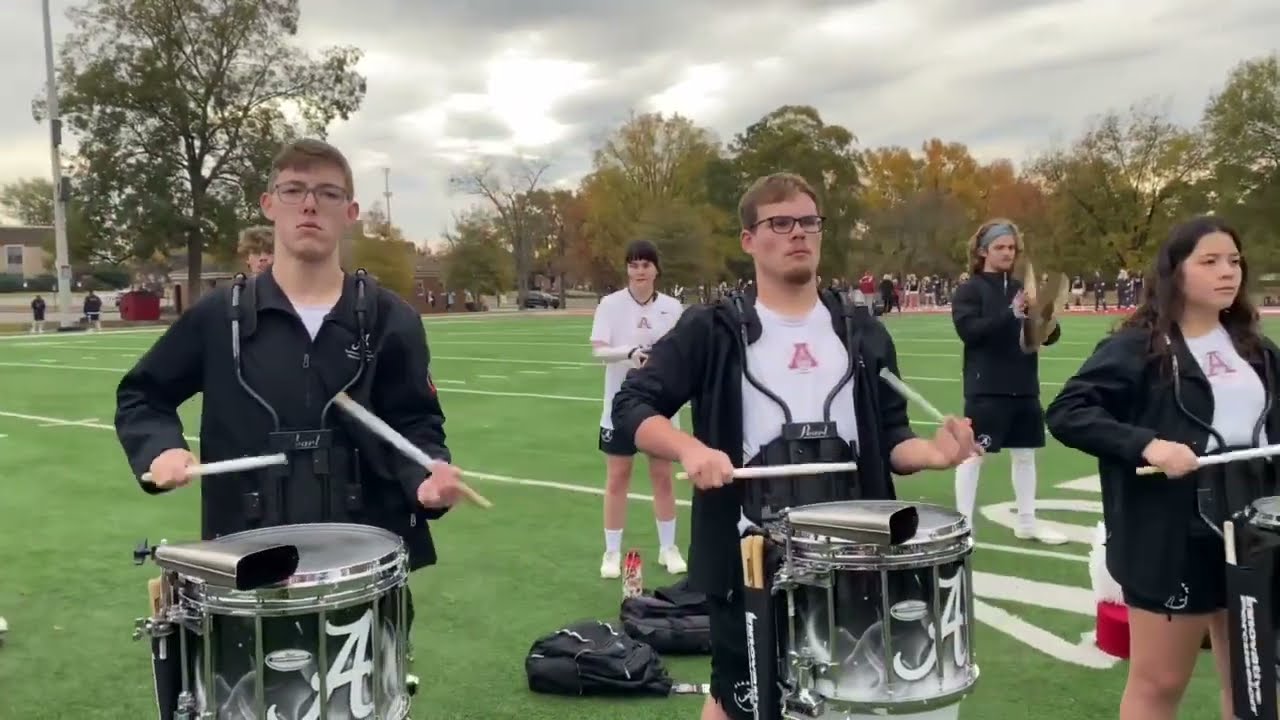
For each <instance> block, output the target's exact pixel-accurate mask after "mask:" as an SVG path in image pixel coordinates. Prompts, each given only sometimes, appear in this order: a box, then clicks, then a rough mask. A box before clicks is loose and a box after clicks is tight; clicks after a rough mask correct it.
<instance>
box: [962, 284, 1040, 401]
mask: <svg viewBox="0 0 1280 720" xmlns="http://www.w3.org/2000/svg"><path fill="white" fill-rule="evenodd" d="M1006 282H1007V283H1008V284H1007V285H1006ZM1021 289H1022V283H1021V282H1020V281H1018V280H1017V279H1015V278H1013V277H1009V276H1008V275H1007V274H1006V273H975V274H974V275H972V276H970V277H969V279H968V280H966V281H964V283H962V284H961V285H960V287H958V288H956V294H955V297H953V298H952V300H951V322H952V323H954V324H955V327H956V334H958V335H959V336H960V340H961V341H962V342H963V343H964V396H965V397H973V396H975V395H1004V396H1016V397H1023V396H1031V397H1040V356H1039V355H1037V354H1036V353H1025V352H1023V351H1022V348H1021V347H1020V345H1019V343H1018V337H1019V336H1020V335H1021V334H1022V320H1019V319H1018V318H1017V317H1016V316H1015V315H1014V314H1013V308H1012V307H1011V303H1012V302H1013V296H1014V295H1017V294H1018V291H1019V290H1021ZM1061 337H1062V326H1061V325H1059V326H1058V327H1057V328H1055V329H1054V331H1053V332H1052V333H1050V334H1049V337H1048V338H1046V339H1045V342H1044V344H1045V345H1046V346H1048V345H1052V344H1054V343H1056V342H1058V339H1059V338H1061Z"/></svg>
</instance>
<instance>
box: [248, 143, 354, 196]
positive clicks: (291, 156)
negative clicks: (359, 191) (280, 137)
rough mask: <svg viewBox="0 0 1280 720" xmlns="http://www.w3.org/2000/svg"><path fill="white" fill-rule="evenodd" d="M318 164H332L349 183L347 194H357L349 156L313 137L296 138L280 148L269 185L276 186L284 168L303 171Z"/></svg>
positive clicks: (272, 164) (272, 167) (274, 161)
mask: <svg viewBox="0 0 1280 720" xmlns="http://www.w3.org/2000/svg"><path fill="white" fill-rule="evenodd" d="M316 165H332V166H333V167H335V168H337V169H338V170H339V171H341V172H342V179H343V180H344V181H345V182H346V184H347V195H348V196H349V197H354V196H355V193H356V182H355V178H353V177H352V174H351V163H349V162H347V156H346V155H343V154H342V151H341V150H339V149H338V148H336V147H334V146H332V145H330V144H329V143H327V142H325V141H323V140H314V139H311V138H304V139H302V140H295V141H293V142H291V143H288V144H287V145H285V146H284V147H282V148H280V152H278V153H276V157H275V159H274V160H272V161H271V180H270V181H269V182H268V183H267V187H268V188H273V187H275V184H276V178H277V177H279V175H280V172H281V171H282V170H298V171H303V170H307V169H309V168H312V167H314V166H316Z"/></svg>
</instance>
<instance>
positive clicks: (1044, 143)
mask: <svg viewBox="0 0 1280 720" xmlns="http://www.w3.org/2000/svg"><path fill="white" fill-rule="evenodd" d="M67 2H68V0H62V1H61V2H59V0H55V2H54V5H55V11H56V12H58V13H59V15H60V14H61V12H62V10H63V9H64V8H65V6H66V4H67ZM32 5H34V4H33V3H18V4H15V8H14V9H12V10H10V11H9V13H8V16H7V18H6V19H7V20H8V21H7V22H6V23H5V24H4V25H2V26H0V62H3V63H4V65H3V67H4V68H5V70H6V75H7V79H8V81H9V82H7V83H6V85H5V87H4V88H3V89H0V93H3V103H0V182H3V181H8V180H11V179H14V178H16V177H21V176H24V175H31V174H46V173H47V172H48V150H47V147H46V146H45V143H46V134H45V133H46V131H45V130H44V129H43V128H42V127H40V126H37V125H35V124H34V123H33V122H32V121H31V119H30V114H29V103H30V99H31V97H32V96H33V95H34V94H35V93H37V92H39V90H40V88H41V83H42V82H43V58H42V54H41V53H42V50H41V42H40V22H39V15H38V10H37V9H34V8H32V7H31V6H32ZM59 6H61V7H59ZM66 29H67V28H66V23H65V21H62V20H61V19H60V17H59V18H58V20H57V22H56V23H55V32H56V33H57V34H58V35H61V34H62V33H63V32H65V31H66ZM1277 36H1280V4H1277V3H1264V2H1239V3H1219V4H1218V5H1216V6H1215V7H1214V12H1213V13H1212V14H1209V13H1206V12H1205V8H1204V4H1203V2H1201V1H1200V0H1163V1H1162V2H1160V3H1116V2H1113V1H1112V0H1073V1H1071V2H1068V1H1067V0H964V1H963V2H957V1H956V0H880V1H874V0H866V1H860V2H847V1H845V0H790V1H789V2H783V1H782V0H732V1H731V0H703V2H698V3H690V2H687V1H686V0H654V1H652V2H648V3H634V2H621V1H620V0H604V1H602V0H473V1H471V2H464V1H462V0H447V1H445V2H413V1H412V0H365V1H364V2H362V3H359V4H358V5H356V6H354V7H353V6H352V5H351V4H350V3H348V2H345V1H343V0H303V20H302V24H301V29H300V36H299V38H298V41H299V43H300V44H301V45H302V46H303V47H305V48H308V49H313V50H314V49H317V48H319V47H323V46H327V45H333V44H349V45H356V46H358V47H361V48H363V49H364V51H365V54H366V58H365V60H364V62H363V63H362V66H361V69H362V71H363V72H365V73H366V74H367V76H368V78H369V93H368V96H367V98H366V100H365V104H364V106H363V107H362V109H361V112H360V113H359V114H358V115H357V116H356V117H355V118H353V119H352V120H351V121H349V122H346V123H342V124H339V125H337V126H335V127H334V128H333V129H332V131H331V134H330V137H331V139H332V140H333V141H334V142H335V143H337V144H339V146H340V147H342V148H344V149H345V150H346V151H347V152H348V153H349V154H350V156H351V158H352V162H353V165H354V166H355V170H356V175H357V188H358V193H359V195H360V199H361V201H362V202H363V203H364V204H365V205H366V206H367V205H370V204H373V203H375V202H381V200H382V197H381V193H382V187H383V174H382V168H383V167H391V168H392V175H391V182H392V191H393V193H394V197H393V198H392V210H393V217H394V219H395V220H396V222H397V223H399V224H401V225H403V226H404V227H405V229H406V231H407V232H408V233H409V234H410V236H412V237H415V238H417V239H421V240H426V239H432V238H437V237H439V235H440V233H442V232H443V231H444V230H445V229H446V228H448V227H449V225H450V223H451V221H452V216H453V213H455V212H456V211H458V210H460V209H462V208H464V207H465V206H467V205H468V204H469V203H471V202H473V200H472V199H470V198H467V197H464V196H459V195H457V194H455V193H452V192H451V191H450V187H449V182H448V180H449V177H450V175H451V174H453V173H456V172H459V171H460V169H462V168H465V167H467V166H468V165H469V164H470V163H473V162H475V160H476V159H477V158H478V157H480V156H483V155H494V154H503V153H511V152H515V151H522V152H538V153H540V154H542V155H544V156H547V157H549V158H551V159H552V160H553V161H554V166H553V168H552V170H551V171H550V172H549V173H548V176H547V177H548V179H549V180H553V181H554V180H561V179H567V180H576V178H577V177H579V176H580V175H581V174H582V173H583V172H586V171H588V170H589V169H590V165H591V153H592V151H593V150H594V149H595V147H596V146H597V144H598V143H599V142H600V141H601V140H602V139H603V138H604V137H606V136H607V135H608V134H609V133H610V132H612V131H613V129H614V128H616V127H617V126H618V124H620V123H621V122H623V121H624V120H625V119H626V118H627V117H628V115H629V114H630V113H631V112H633V111H635V112H643V111H647V110H650V109H661V110H664V111H668V112H671V111H679V112H681V113H682V114H685V115H687V116H690V117H692V118H693V119H694V120H695V121H697V122H699V123H701V124H703V125H705V126H707V127H709V128H712V129H713V130H714V131H715V133H716V134H717V135H718V136H719V137H720V138H721V139H722V140H723V141H725V142H728V141H729V140H731V139H732V137H733V135H734V134H735V133H737V132H739V131H741V130H742V129H743V128H744V127H745V126H746V125H747V124H749V123H751V122H753V121H755V120H757V119H759V118H760V117H761V116H762V115H764V114H765V113H767V112H769V111H770V110H772V109H774V108H775V107H777V106H779V105H782V104H808V105H813V106H815V107H817V108H818V109H819V111H820V112H821V113H822V115H823V117H824V119H826V120H827V121H828V122H831V123H839V124H841V125H844V126H845V127H847V128H849V129H850V130H851V131H852V132H853V133H854V134H855V135H856V136H857V137H858V138H859V141H860V143H861V144H862V145H863V146H875V145H884V144H895V145H904V146H906V147H910V148H913V149H914V148H918V147H919V146H920V144H921V143H922V142H923V141H924V140H925V139H927V138H929V137H934V136H937V137H941V138H944V139H946V140H955V141H960V142H965V143H968V144H969V145H970V147H971V148H972V149H973V150H974V152H975V153H978V154H979V155H980V156H982V157H984V158H994V157H997V156H1005V157H1009V158H1011V159H1012V160H1014V161H1015V162H1021V161H1024V160H1026V159H1027V158H1029V157H1030V156H1032V155H1033V154H1035V153H1036V152H1038V151H1041V150H1043V149H1045V148H1047V147H1048V146H1049V145H1050V144H1051V143H1053V142H1055V141H1061V140H1065V139H1069V138H1071V137H1072V136H1074V135H1075V134H1077V133H1078V132H1079V131H1080V130H1081V129H1082V128H1083V127H1084V125H1085V124H1086V123H1087V122H1088V120H1089V118H1090V117H1092V116H1095V115H1097V114H1099V113H1102V112H1105V111H1107V110H1109V109H1123V108H1125V107H1126V106H1128V105H1129V104H1130V103H1133V102H1135V101H1138V100H1141V99H1143V98H1146V97H1154V98H1158V99H1166V100H1167V102H1168V106H1169V108H1170V111H1171V112H1172V113H1173V115H1174V117H1176V118H1177V119H1178V120H1180V121H1182V122H1194V121H1195V120H1196V119H1197V118H1198V117H1199V114H1200V112H1201V110H1202V108H1203V106H1204V103H1205V100H1206V99H1207V96H1208V95H1209V93H1211V92H1212V91H1214V90H1215V89H1217V88H1218V87H1220V86H1221V84H1222V82H1223V80H1224V79H1225V76H1226V73H1227V72H1228V70H1230V68H1231V67H1233V66H1234V65H1235V64H1237V63H1238V62H1239V61H1241V60H1243V59H1246V58H1248V57H1251V56H1256V55H1260V54H1263V53H1266V52H1270V51H1272V49H1273V47H1274V38H1275V37H1277Z"/></svg>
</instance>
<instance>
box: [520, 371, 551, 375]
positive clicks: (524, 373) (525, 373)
mask: <svg viewBox="0 0 1280 720" xmlns="http://www.w3.org/2000/svg"><path fill="white" fill-rule="evenodd" d="M518 372H519V373H520V374H522V375H546V374H547V371H546V370H519V371H518Z"/></svg>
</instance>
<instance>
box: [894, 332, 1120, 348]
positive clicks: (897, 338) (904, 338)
mask: <svg viewBox="0 0 1280 720" xmlns="http://www.w3.org/2000/svg"><path fill="white" fill-rule="evenodd" d="M953 332H954V331H953ZM890 334H891V335H893V342H894V344H895V345H896V344H898V343H899V342H910V343H947V344H948V345H959V344H960V338H959V337H957V336H954V335H953V336H952V337H945V338H940V337H926V336H924V335H921V336H919V337H914V336H911V335H899V334H898V333H890ZM1101 339H1102V334H1101V333H1099V334H1098V340H1059V341H1058V342H1056V343H1054V344H1053V345H1050V346H1049V347H1056V346H1058V345H1087V346H1089V347H1095V346H1096V345H1097V344H1098V341H1099V340H1101Z"/></svg>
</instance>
